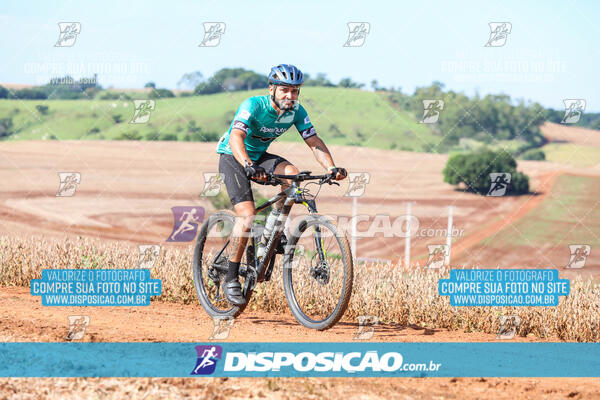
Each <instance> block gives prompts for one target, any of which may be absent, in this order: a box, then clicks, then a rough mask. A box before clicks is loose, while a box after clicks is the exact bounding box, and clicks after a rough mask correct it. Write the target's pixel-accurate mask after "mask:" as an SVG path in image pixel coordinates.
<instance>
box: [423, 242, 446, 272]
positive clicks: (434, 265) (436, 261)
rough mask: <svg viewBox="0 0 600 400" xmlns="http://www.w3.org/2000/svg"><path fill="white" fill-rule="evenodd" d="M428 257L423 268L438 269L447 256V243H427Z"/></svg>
mask: <svg viewBox="0 0 600 400" xmlns="http://www.w3.org/2000/svg"><path fill="white" fill-rule="evenodd" d="M427 249H428V250H429V259H428V260H427V264H425V266H424V267H423V268H429V269H438V268H441V267H443V266H444V264H445V263H446V258H447V256H448V245H445V244H428V245H427Z"/></svg>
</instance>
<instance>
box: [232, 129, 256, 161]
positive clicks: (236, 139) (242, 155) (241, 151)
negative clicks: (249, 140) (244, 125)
mask: <svg viewBox="0 0 600 400" xmlns="http://www.w3.org/2000/svg"><path fill="white" fill-rule="evenodd" d="M244 139H246V132H244V131H243V130H241V129H236V128H234V129H232V130H231V133H230V134H229V147H230V148H231V152H232V153H233V156H234V157H235V159H236V160H237V161H238V162H239V163H240V164H242V165H246V161H247V162H248V164H252V160H251V159H250V156H249V155H248V152H247V151H246V145H245V144H244Z"/></svg>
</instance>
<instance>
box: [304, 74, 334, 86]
mask: <svg viewBox="0 0 600 400" xmlns="http://www.w3.org/2000/svg"><path fill="white" fill-rule="evenodd" d="M304 86H325V87H334V86H335V85H334V84H333V83H331V81H330V80H329V79H327V75H326V74H324V73H322V72H319V73H318V74H317V77H316V78H315V79H312V78H311V77H310V75H308V74H304Z"/></svg>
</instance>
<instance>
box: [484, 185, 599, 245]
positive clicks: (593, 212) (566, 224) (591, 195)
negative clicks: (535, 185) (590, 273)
mask: <svg viewBox="0 0 600 400" xmlns="http://www.w3.org/2000/svg"><path fill="white" fill-rule="evenodd" d="M599 198H600V178H593V177H581V176H571V175H562V176H560V177H558V178H557V180H556V181H555V182H554V184H553V185H552V188H551V193H549V195H548V196H547V197H546V198H545V199H544V201H542V203H541V204H540V205H539V206H538V207H537V208H535V209H534V210H532V211H531V212H529V213H528V214H527V215H525V216H524V217H523V218H521V219H519V220H518V221H517V222H516V223H515V224H514V228H516V229H517V230H518V231H519V232H520V234H518V233H517V232H516V231H515V230H514V229H513V228H512V227H506V228H504V229H502V230H501V231H500V232H499V233H498V234H497V235H495V236H492V237H490V238H488V239H486V240H484V241H482V244H484V245H486V246H491V247H494V248H504V249H506V248H509V247H508V246H532V245H539V246H543V245H547V244H548V243H553V244H557V243H585V244H589V245H591V246H592V247H596V246H600V232H598V229H597V227H598V226H600V204H597V203H596V202H597V201H598V199H599ZM579 221H581V224H579V225H578V222H579Z"/></svg>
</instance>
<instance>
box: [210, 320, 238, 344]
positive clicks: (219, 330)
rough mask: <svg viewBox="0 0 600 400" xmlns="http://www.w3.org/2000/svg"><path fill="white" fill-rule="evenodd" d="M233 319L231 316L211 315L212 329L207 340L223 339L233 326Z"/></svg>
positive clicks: (227, 335)
mask: <svg viewBox="0 0 600 400" xmlns="http://www.w3.org/2000/svg"><path fill="white" fill-rule="evenodd" d="M234 322H235V319H234V318H233V317H231V316H227V317H213V331H212V334H211V335H210V336H209V337H208V339H209V340H225V339H227V338H228V337H229V331H230V330H231V328H232V327H233V324H234Z"/></svg>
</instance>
